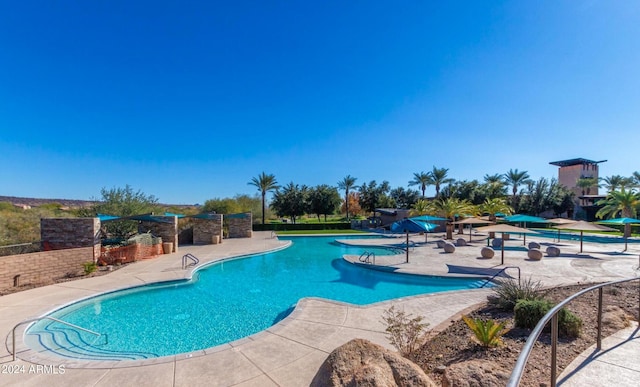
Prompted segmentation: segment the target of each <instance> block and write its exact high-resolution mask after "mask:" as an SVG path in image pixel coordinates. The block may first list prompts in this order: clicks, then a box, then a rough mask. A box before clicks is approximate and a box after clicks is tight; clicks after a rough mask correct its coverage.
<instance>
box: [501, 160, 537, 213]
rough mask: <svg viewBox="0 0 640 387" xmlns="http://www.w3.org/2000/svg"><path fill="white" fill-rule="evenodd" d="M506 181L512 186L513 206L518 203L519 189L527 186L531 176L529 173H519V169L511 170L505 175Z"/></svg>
mask: <svg viewBox="0 0 640 387" xmlns="http://www.w3.org/2000/svg"><path fill="white" fill-rule="evenodd" d="M503 177H504V181H505V182H506V183H507V184H508V185H510V186H511V193H512V194H513V196H511V198H512V199H511V200H512V203H513V205H514V206H515V203H516V195H517V194H518V187H520V186H521V185H523V184H525V182H526V181H527V180H529V178H530V176H529V174H528V173H527V171H522V172H520V171H518V169H509V172H507V173H505V174H504V175H503Z"/></svg>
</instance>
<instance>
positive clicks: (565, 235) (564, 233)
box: [530, 228, 640, 243]
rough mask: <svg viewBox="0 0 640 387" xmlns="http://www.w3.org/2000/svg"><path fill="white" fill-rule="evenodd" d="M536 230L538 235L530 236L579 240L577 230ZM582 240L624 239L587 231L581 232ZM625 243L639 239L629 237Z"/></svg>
mask: <svg viewBox="0 0 640 387" xmlns="http://www.w3.org/2000/svg"><path fill="white" fill-rule="evenodd" d="M534 230H535V231H536V232H538V235H533V236H530V238H531V237H535V236H541V237H545V238H552V239H558V235H560V239H561V240H569V241H579V240H580V232H579V231H570V230H560V233H559V234H558V230H557V229H554V230H553V231H552V230H550V229H539V228H536V229H534ZM582 241H583V242H592V243H625V240H624V238H623V237H621V236H619V235H611V236H609V235H597V234H596V235H594V234H589V233H586V232H585V233H583V234H582ZM627 243H640V239H638V238H629V239H628V240H627Z"/></svg>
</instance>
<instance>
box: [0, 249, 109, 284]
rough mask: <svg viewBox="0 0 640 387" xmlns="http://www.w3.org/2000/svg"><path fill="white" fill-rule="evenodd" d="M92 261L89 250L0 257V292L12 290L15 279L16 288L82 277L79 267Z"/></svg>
mask: <svg viewBox="0 0 640 387" xmlns="http://www.w3.org/2000/svg"><path fill="white" fill-rule="evenodd" d="M98 246H99V245H98ZM98 250H99V247H98ZM93 260H94V254H93V246H91V247H81V248H75V249H65V250H53V251H41V252H37V253H29V254H19V255H8V256H6V257H0V289H4V288H10V287H12V286H14V278H15V276H17V275H19V276H20V279H19V281H20V284H22V285H26V284H46V283H51V282H52V281H53V280H55V279H57V278H62V277H65V276H67V275H78V274H82V273H84V266H83V264H84V263H86V262H93Z"/></svg>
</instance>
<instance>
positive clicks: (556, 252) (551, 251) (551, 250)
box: [547, 246, 560, 257]
mask: <svg viewBox="0 0 640 387" xmlns="http://www.w3.org/2000/svg"><path fill="white" fill-rule="evenodd" d="M547 255H548V256H550V257H559V256H560V249H559V248H557V247H556V246H549V247H547Z"/></svg>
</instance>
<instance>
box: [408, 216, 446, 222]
mask: <svg viewBox="0 0 640 387" xmlns="http://www.w3.org/2000/svg"><path fill="white" fill-rule="evenodd" d="M409 219H411V220H418V221H420V222H434V221H438V220H447V218H441V217H439V216H431V215H420V216H413V217H411V218H409Z"/></svg>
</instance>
